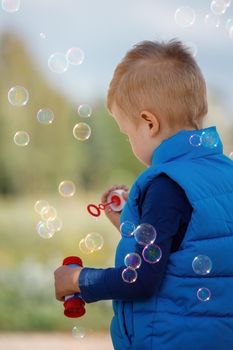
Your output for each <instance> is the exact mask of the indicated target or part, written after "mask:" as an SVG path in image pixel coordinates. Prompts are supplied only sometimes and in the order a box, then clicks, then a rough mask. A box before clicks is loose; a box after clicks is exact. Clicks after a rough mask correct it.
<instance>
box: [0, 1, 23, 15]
mask: <svg viewBox="0 0 233 350" xmlns="http://www.w3.org/2000/svg"><path fill="white" fill-rule="evenodd" d="M20 5H21V0H2V9H3V10H4V11H5V12H8V13H13V12H17V11H19V9H20Z"/></svg>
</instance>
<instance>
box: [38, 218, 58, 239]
mask: <svg viewBox="0 0 233 350" xmlns="http://www.w3.org/2000/svg"><path fill="white" fill-rule="evenodd" d="M36 231H37V233H38V234H39V236H40V237H41V238H44V239H50V238H52V237H53V235H54V233H55V230H54V229H53V228H51V227H48V225H47V222H46V221H42V220H41V221H39V222H38V223H37V225H36Z"/></svg>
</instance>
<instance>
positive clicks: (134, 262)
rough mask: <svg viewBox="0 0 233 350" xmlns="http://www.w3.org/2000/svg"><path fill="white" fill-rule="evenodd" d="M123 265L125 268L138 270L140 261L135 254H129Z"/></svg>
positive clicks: (138, 256)
mask: <svg viewBox="0 0 233 350" xmlns="http://www.w3.org/2000/svg"><path fill="white" fill-rule="evenodd" d="M124 263H125V266H127V267H132V268H133V269H138V268H139V267H140V266H141V263H142V259H141V257H140V255H139V254H137V253H129V254H127V255H126V256H125V259H124Z"/></svg>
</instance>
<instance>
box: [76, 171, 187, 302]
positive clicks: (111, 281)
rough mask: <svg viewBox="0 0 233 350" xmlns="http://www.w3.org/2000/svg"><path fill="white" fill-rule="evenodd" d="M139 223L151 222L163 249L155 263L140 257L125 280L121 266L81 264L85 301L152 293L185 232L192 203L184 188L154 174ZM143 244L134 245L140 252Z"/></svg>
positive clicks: (117, 298) (141, 204) (140, 297)
mask: <svg viewBox="0 0 233 350" xmlns="http://www.w3.org/2000/svg"><path fill="white" fill-rule="evenodd" d="M139 212H140V223H147V224H151V225H153V226H154V227H155V229H156V231H157V238H156V244H158V245H159V246H160V248H161V250H162V258H161V260H160V261H159V263H157V264H148V263H147V262H145V261H144V260H143V259H142V264H141V266H140V268H139V269H138V270H137V274H138V277H137V280H136V281H135V282H134V283H130V284H128V283H126V282H124V281H123V279H122V276H121V274H122V271H123V269H124V268H125V266H122V267H120V268H107V269H94V268H83V269H82V271H81V273H80V276H79V287H80V290H81V295H82V298H83V299H84V300H85V301H86V302H88V303H91V302H94V301H98V300H107V299H116V300H133V299H143V298H147V297H150V296H152V295H153V294H154V293H155V292H157V291H158V289H159V287H160V285H161V282H162V280H163V276H164V272H165V269H166V265H167V260H168V257H169V254H170V253H171V252H174V251H176V250H177V249H178V248H179V246H180V244H181V242H182V240H183V238H184V235H185V232H186V229H187V226H188V223H189V221H190V218H191V214H192V207H191V205H190V203H189V201H188V199H187V197H186V194H185V192H184V190H183V189H182V188H181V187H180V186H179V185H178V184H177V183H176V182H175V181H173V180H172V179H171V178H169V177H168V176H167V175H166V174H161V175H159V176H158V177H156V178H155V179H154V180H153V181H152V182H151V184H150V185H149V187H148V188H147V190H146V191H145V193H144V194H143V196H142V197H141V198H140V200H139ZM142 249H143V246H141V245H139V244H138V245H137V252H138V253H139V254H140V255H141V253H142Z"/></svg>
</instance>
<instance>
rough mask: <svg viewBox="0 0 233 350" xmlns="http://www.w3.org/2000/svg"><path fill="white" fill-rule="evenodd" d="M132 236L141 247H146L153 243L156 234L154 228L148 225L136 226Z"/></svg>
mask: <svg viewBox="0 0 233 350" xmlns="http://www.w3.org/2000/svg"><path fill="white" fill-rule="evenodd" d="M133 234H134V238H135V240H136V241H137V242H138V243H139V244H141V245H148V244H152V243H154V241H155V240H156V236H157V232H156V230H155V228H154V226H152V225H150V224H141V225H139V226H137V228H136V230H135V231H134V233H133Z"/></svg>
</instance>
